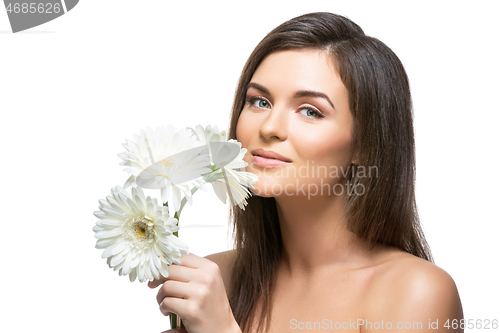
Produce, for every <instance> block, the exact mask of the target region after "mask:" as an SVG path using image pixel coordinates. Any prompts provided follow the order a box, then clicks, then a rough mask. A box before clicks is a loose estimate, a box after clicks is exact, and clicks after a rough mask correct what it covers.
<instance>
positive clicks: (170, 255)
mask: <svg viewBox="0 0 500 333" xmlns="http://www.w3.org/2000/svg"><path fill="white" fill-rule="evenodd" d="M94 215H95V216H96V217H97V218H98V219H99V221H97V223H96V225H95V226H94V228H93V230H94V232H95V237H96V238H97V239H98V240H97V244H96V248H98V249H104V252H103V253H102V257H103V258H107V262H108V265H109V267H111V268H113V269H114V270H115V271H116V270H118V272H119V274H120V275H129V278H130V281H134V280H135V279H136V278H139V281H141V282H144V281H152V280H153V279H159V278H160V275H162V276H164V277H168V267H167V266H168V265H171V264H172V263H176V264H182V262H181V255H183V254H188V253H189V252H188V246H187V245H186V244H184V243H183V242H181V241H180V240H179V239H178V238H177V237H176V236H174V235H173V233H174V232H176V231H177V230H179V227H178V226H177V220H176V219H174V218H172V217H170V216H169V213H168V207H164V206H161V205H159V204H158V201H157V200H156V199H151V197H149V196H148V197H145V196H144V193H143V191H142V190H141V189H140V188H135V187H133V188H132V195H129V194H128V193H127V192H126V191H125V190H123V189H122V188H121V187H119V186H117V187H115V188H113V189H111V196H108V197H107V198H106V200H99V211H96V212H94Z"/></svg>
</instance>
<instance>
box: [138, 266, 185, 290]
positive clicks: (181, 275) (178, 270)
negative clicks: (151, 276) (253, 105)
mask: <svg viewBox="0 0 500 333" xmlns="http://www.w3.org/2000/svg"><path fill="white" fill-rule="evenodd" d="M190 270H192V268H188V267H184V266H180V265H175V264H174V265H170V266H169V267H168V277H164V276H162V277H160V278H159V279H155V280H153V281H150V282H148V287H149V288H151V289H154V288H156V287H158V286H159V285H160V284H163V283H165V281H167V280H175V281H181V282H189V281H191V280H190V277H191V276H192V274H191V272H190Z"/></svg>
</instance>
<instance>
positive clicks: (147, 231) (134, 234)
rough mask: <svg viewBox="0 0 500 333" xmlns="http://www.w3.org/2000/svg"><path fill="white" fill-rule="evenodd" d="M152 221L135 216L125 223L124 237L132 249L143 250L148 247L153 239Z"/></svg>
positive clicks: (145, 217) (145, 216) (147, 217)
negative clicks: (131, 245)
mask: <svg viewBox="0 0 500 333" xmlns="http://www.w3.org/2000/svg"><path fill="white" fill-rule="evenodd" d="M152 222H153V219H151V218H150V217H149V216H147V215H144V216H136V217H134V218H131V219H128V220H127V222H126V231H125V233H124V237H125V238H126V239H128V240H129V241H130V242H132V243H131V244H133V246H134V247H137V248H143V247H144V246H149V244H151V243H152V242H154V239H155V231H154V224H153V223H152Z"/></svg>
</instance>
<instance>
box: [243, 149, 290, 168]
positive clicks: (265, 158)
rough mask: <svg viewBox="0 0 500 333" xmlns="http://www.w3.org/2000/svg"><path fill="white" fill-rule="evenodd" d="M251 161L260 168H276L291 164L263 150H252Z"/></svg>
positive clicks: (273, 153) (288, 160) (285, 159)
mask: <svg viewBox="0 0 500 333" xmlns="http://www.w3.org/2000/svg"><path fill="white" fill-rule="evenodd" d="M252 161H253V162H254V163H255V164H257V165H258V166H260V167H262V168H277V167H282V166H285V165H287V164H289V163H290V162H292V160H290V159H289V158H286V157H284V156H281V155H280V154H277V153H275V152H273V151H265V150H264V149H256V150H252Z"/></svg>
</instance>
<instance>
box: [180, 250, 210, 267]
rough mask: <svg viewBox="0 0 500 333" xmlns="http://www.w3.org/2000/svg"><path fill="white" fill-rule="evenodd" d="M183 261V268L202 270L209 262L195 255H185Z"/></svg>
mask: <svg viewBox="0 0 500 333" xmlns="http://www.w3.org/2000/svg"><path fill="white" fill-rule="evenodd" d="M181 261H182V266H186V267H190V268H200V267H203V266H204V264H206V262H207V261H209V260H208V259H206V258H202V257H198V256H197V255H195V254H192V253H190V254H188V255H183V256H182V257H181Z"/></svg>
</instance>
